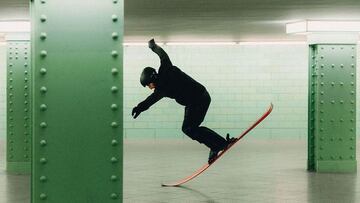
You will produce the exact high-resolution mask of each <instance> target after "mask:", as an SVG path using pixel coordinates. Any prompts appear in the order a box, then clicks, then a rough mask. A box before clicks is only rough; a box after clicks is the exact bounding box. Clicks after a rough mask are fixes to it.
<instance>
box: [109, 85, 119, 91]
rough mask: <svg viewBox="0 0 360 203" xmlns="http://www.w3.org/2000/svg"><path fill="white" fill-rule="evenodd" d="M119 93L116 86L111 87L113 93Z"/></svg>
mask: <svg viewBox="0 0 360 203" xmlns="http://www.w3.org/2000/svg"><path fill="white" fill-rule="evenodd" d="M118 91H119V89H118V88H117V87H116V86H112V87H111V92H113V93H116V92H118Z"/></svg>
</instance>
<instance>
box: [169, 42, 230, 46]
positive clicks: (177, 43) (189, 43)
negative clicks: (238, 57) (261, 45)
mask: <svg viewBox="0 0 360 203" xmlns="http://www.w3.org/2000/svg"><path fill="white" fill-rule="evenodd" d="M235 44H236V42H167V43H166V45H170V46H171V45H180V46H181V45H200V46H201V45H235Z"/></svg>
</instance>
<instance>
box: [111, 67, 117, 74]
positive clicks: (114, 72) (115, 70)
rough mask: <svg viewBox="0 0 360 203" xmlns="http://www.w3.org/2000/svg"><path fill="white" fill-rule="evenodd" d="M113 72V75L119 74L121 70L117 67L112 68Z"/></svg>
mask: <svg viewBox="0 0 360 203" xmlns="http://www.w3.org/2000/svg"><path fill="white" fill-rule="evenodd" d="M111 73H112V74H113V75H117V74H118V73H119V71H118V69H117V68H113V69H111Z"/></svg>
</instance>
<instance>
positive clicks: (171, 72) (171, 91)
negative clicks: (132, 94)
mask: <svg viewBox="0 0 360 203" xmlns="http://www.w3.org/2000/svg"><path fill="white" fill-rule="evenodd" d="M152 51H153V52H155V53H156V54H157V55H158V56H159V57H160V63H161V65H160V68H159V71H158V79H157V81H156V82H155V84H156V87H155V90H154V92H153V93H152V94H151V95H150V96H148V97H147V98H146V99H145V100H144V101H143V102H140V103H139V104H138V108H139V109H140V110H141V111H145V110H147V109H148V108H149V107H150V106H151V105H153V104H155V103H156V102H157V101H159V100H160V99H162V98H163V97H169V98H172V99H175V100H176V102H177V103H179V104H181V105H183V106H188V105H191V104H196V103H198V102H200V100H201V96H202V95H203V94H204V93H205V92H206V89H205V87H204V86H203V85H201V84H200V83H199V82H197V81H196V80H194V79H193V78H191V77H190V76H188V75H187V74H186V73H184V72H182V71H181V70H180V69H179V68H178V67H176V66H173V64H172V63H171V61H170V58H169V56H168V55H167V54H166V52H165V51H164V50H163V49H162V48H161V47H159V46H158V45H156V44H155V46H154V47H152Z"/></svg>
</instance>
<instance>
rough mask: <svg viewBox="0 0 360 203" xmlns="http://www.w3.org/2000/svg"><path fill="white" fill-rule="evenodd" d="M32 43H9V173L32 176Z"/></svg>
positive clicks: (7, 166)
mask: <svg viewBox="0 0 360 203" xmlns="http://www.w3.org/2000/svg"><path fill="white" fill-rule="evenodd" d="M30 67H31V66H30V42H29V40H24V41H23V40H13V41H8V42H7V165H6V169H7V171H8V172H11V173H17V174H27V173H30V157H31V155H30V153H31V149H30V147H31V123H30V117H31V116H30V115H31V103H30V101H31V99H30V97H31V68H30Z"/></svg>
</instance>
